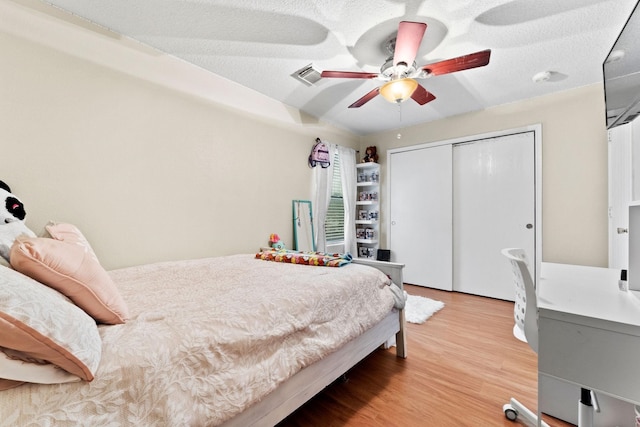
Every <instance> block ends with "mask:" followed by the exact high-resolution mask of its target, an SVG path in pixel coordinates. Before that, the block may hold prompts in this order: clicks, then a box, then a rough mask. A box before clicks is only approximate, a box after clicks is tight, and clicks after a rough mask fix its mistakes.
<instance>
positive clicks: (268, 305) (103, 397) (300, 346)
mask: <svg viewBox="0 0 640 427" xmlns="http://www.w3.org/2000/svg"><path fill="white" fill-rule="evenodd" d="M47 243H48V242H47ZM12 265H13V255H12ZM2 268H5V267H2ZM6 270H9V269H6ZM6 270H5V271H4V272H5V273H9V272H7V271H6ZM10 274H14V273H12V272H11V273H10ZM16 274H19V273H17V272H16ZM107 274H108V276H109V279H110V280H112V281H113V283H114V284H115V286H116V287H117V290H118V291H119V293H120V295H121V298H122V301H121V302H120V303H126V308H127V310H128V313H126V316H123V317H127V320H126V322H124V323H119V324H110V325H105V324H99V325H98V326H97V328H96V329H97V332H98V335H99V340H100V344H99V345H100V355H99V362H98V363H95V361H94V365H95V366H94V367H93V370H91V369H89V371H90V372H89V373H87V372H84V371H83V372H75V374H76V375H75V376H79V377H82V376H83V375H84V376H85V378H84V379H83V378H80V379H77V380H75V381H70V382H64V383H60V384H34V383H29V382H26V383H23V384H21V385H17V386H15V387H12V388H8V389H5V390H3V391H0V414H1V416H0V425H21V426H28V425H37V426H48V425H56V426H65V425H94V426H103V425H104V426H106V425H113V426H120V425H172V426H173V425H176V426H177V425H180V426H187V425H192V426H205V425H206V426H217V425H223V426H249V425H258V426H272V425H275V424H276V423H278V422H279V421H280V420H282V419H284V418H285V417H286V416H287V415H288V414H290V413H291V412H293V411H294V410H295V409H296V408H298V407H299V406H301V405H302V404H303V403H305V402H306V401H307V400H308V399H310V398H311V397H313V396H314V395H315V394H317V393H318V392H319V391H321V390H322V389H323V388H324V387H326V386H327V385H329V384H330V383H331V382H333V381H334V380H335V379H337V378H338V377H340V376H341V375H342V374H343V373H345V372H346V371H347V370H348V369H350V368H351V367H352V366H354V365H355V364H356V363H358V362H359V361H360V360H362V359H363V358H364V357H366V356H367V355H368V354H370V353H371V352H372V351H374V350H375V349H377V348H379V347H380V346H384V345H385V344H386V343H387V342H388V340H389V339H390V338H392V337H395V341H396V353H397V355H398V356H399V357H406V348H405V339H404V313H403V311H402V307H403V303H404V300H403V292H402V290H401V286H402V265H401V264H395V263H385V262H378V261H371V260H359V259H355V260H353V262H350V263H347V265H344V266H341V267H339V268H332V267H326V266H323V267H321V266H310V265H297V264H288V263H282V262H269V261H265V260H262V259H257V258H256V255H255V254H243V255H232V256H225V257H216V258H208V259H198V260H186V261H176V262H162V263H156V264H149V265H143V266H136V267H129V268H124V269H119V270H113V271H110V272H108V273H107ZM392 280H393V281H392ZM33 282H36V281H35V280H33ZM394 282H395V283H396V284H397V285H398V286H396V284H394ZM37 283H38V284H39V282H37ZM0 285H2V284H0ZM30 285H34V286H35V284H34V283H31V284H30ZM0 287H1V286H0ZM1 297H2V296H1V295H0V299H1ZM0 320H1V319H0ZM116 323H117V322H116ZM0 326H1V325H0ZM0 329H1V328H0ZM1 335H2V333H0V343H1V342H2V336H1ZM94 346H95V344H94ZM0 353H1V352H0ZM0 365H1V362H0ZM86 365H87V366H89V365H90V364H89V363H87V364H86ZM70 370H71V369H70ZM65 373H67V372H65ZM87 376H89V377H91V381H88V380H87V378H86V377H87ZM72 377H73V375H72Z"/></svg>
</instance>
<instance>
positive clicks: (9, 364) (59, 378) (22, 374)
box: [0, 351, 82, 384]
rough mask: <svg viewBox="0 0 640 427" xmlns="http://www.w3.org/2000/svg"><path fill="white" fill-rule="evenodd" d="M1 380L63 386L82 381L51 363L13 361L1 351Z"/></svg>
mask: <svg viewBox="0 0 640 427" xmlns="http://www.w3.org/2000/svg"><path fill="white" fill-rule="evenodd" d="M0 378H4V379H7V380H12V381H22V382H28V383H37V384H61V383H72V382H76V381H81V380H82V378H80V377H79V376H77V375H73V374H70V373H69V372H67V371H65V370H63V369H61V368H58V367H57V366H56V365H52V364H51V363H45V364H39V363H29V362H25V361H22V360H17V359H11V358H10V357H9V356H7V355H6V354H5V353H4V352H2V351H0Z"/></svg>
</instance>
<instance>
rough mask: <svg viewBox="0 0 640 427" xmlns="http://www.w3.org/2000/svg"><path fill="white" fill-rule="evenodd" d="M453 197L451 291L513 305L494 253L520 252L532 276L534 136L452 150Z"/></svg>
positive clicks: (504, 268)
mask: <svg viewBox="0 0 640 427" xmlns="http://www.w3.org/2000/svg"><path fill="white" fill-rule="evenodd" d="M453 194H454V200H453V212H454V214H453V229H454V233H453V235H454V240H453V270H454V279H453V289H454V290H456V291H460V292H466V293H471V294H476V295H484V296H490V297H493V298H500V299H506V300H511V301H513V300H514V296H515V293H514V287H513V280H512V278H511V269H510V267H509V265H508V263H507V261H506V259H505V258H504V257H503V256H502V254H501V253H500V251H501V250H502V249H503V248H508V247H519V248H523V249H524V250H525V252H526V254H527V256H528V258H529V266H530V268H531V269H532V274H535V272H534V271H533V269H534V267H535V254H536V252H535V235H536V233H535V225H536V223H535V200H536V197H535V140H534V133H533V132H524V133H519V134H513V135H506V136H501V137H497V138H490V139H483V140H477V141H474V142H469V143H464V144H457V145H455V146H454V148H453ZM534 277H535V275H534Z"/></svg>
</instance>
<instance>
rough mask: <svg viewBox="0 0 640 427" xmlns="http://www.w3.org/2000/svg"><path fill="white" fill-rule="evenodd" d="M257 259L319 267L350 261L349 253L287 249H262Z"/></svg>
mask: <svg viewBox="0 0 640 427" xmlns="http://www.w3.org/2000/svg"><path fill="white" fill-rule="evenodd" d="M256 258H257V259H262V260H265V261H276V262H287V263H290V264H303V265H316V266H319V267H342V266H343V265H346V264H349V263H350V262H351V259H352V257H351V254H349V253H346V254H327V253H324V252H297V251H288V250H279V251H276V250H272V251H262V252H258V253H257V254H256Z"/></svg>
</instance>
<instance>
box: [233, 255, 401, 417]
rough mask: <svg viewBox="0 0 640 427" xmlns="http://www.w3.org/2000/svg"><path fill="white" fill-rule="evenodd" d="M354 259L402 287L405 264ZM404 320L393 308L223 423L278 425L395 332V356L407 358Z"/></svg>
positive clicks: (355, 261)
mask: <svg viewBox="0 0 640 427" xmlns="http://www.w3.org/2000/svg"><path fill="white" fill-rule="evenodd" d="M352 262H353V263H354V264H363V265H368V266H371V267H375V268H377V269H378V270H380V271H382V272H383V273H385V274H386V275H387V276H389V277H390V278H391V280H392V281H393V283H395V284H396V285H397V286H398V287H400V289H402V269H403V268H404V264H399V263H394V262H384V261H375V260H369V259H364V258H355V259H354V260H353V261H352ZM404 323H405V319H404V310H400V311H395V310H394V311H393V312H391V313H390V314H389V315H388V316H387V317H385V318H384V319H383V320H382V321H381V322H380V323H378V324H377V325H375V326H373V327H372V328H371V329H369V330H368V331H366V332H365V333H364V334H362V335H360V336H359V337H358V338H356V339H354V340H352V341H350V342H348V343H347V344H346V345H345V346H344V347H342V348H340V349H339V350H338V351H336V352H334V353H332V354H330V355H329V356H327V357H325V358H324V359H322V360H320V361H318V362H316V363H314V364H313V365H310V366H307V367H306V368H304V369H303V370H301V371H300V372H298V373H297V374H296V375H294V376H293V377H291V378H290V379H288V380H287V381H285V382H284V383H283V384H281V385H280V386H279V387H278V388H277V389H276V390H275V391H273V392H272V393H270V394H269V395H268V396H266V397H265V398H264V399H262V400H261V401H260V402H258V403H257V404H255V405H253V406H252V407H251V408H249V409H247V410H246V411H244V412H242V413H241V414H239V415H237V416H235V417H234V418H232V419H230V420H229V421H227V422H226V423H224V424H222V425H223V426H224V427H232V426H233V427H246V426H264V427H272V426H274V425H276V424H277V423H278V422H280V421H282V420H283V419H284V418H286V417H287V416H288V415H289V414H291V413H292V412H293V411H295V410H296V409H298V408H299V407H300V406H302V405H303V404H304V403H305V402H307V401H308V400H309V399H311V398H312V397H313V396H315V395H316V394H318V393H319V392H320V391H322V390H323V389H324V388H325V387H327V386H328V385H329V384H331V383H332V382H334V381H335V380H336V379H338V378H339V377H340V376H341V375H342V374H344V373H345V372H347V371H348V370H349V369H351V368H352V367H353V366H355V365H356V364H357V363H358V362H360V361H361V360H362V359H364V358H365V357H367V356H368V355H369V354H371V352H373V351H374V350H376V349H377V348H379V347H380V346H385V345H386V344H387V342H388V341H389V339H390V338H391V337H393V334H395V336H396V355H397V356H398V357H402V358H406V357H407V348H406V340H405V333H406V332H405V327H404Z"/></svg>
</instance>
